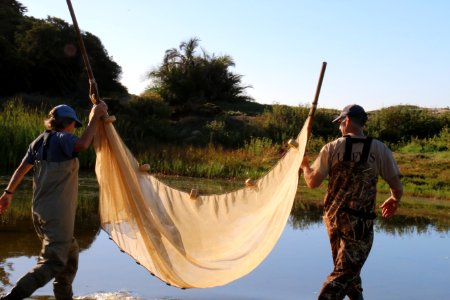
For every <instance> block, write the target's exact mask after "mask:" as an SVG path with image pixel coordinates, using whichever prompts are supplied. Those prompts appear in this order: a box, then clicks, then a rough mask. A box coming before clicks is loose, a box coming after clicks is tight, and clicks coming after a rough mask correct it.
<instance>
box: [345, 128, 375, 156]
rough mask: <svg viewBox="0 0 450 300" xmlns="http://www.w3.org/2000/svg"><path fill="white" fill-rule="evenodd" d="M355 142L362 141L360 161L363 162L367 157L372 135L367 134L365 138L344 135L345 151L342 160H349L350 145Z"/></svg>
mask: <svg viewBox="0 0 450 300" xmlns="http://www.w3.org/2000/svg"><path fill="white" fill-rule="evenodd" d="M355 143H364V146H363V150H362V154H361V159H360V162H362V163H365V162H367V159H368V158H369V152H370V145H371V144H372V137H370V136H368V137H366V138H365V139H358V138H352V137H350V136H349V135H346V136H345V152H344V161H351V158H352V147H353V144H355Z"/></svg>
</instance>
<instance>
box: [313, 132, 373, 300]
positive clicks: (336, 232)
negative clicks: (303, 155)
mask: <svg viewBox="0 0 450 300" xmlns="http://www.w3.org/2000/svg"><path fill="white" fill-rule="evenodd" d="M371 142H372V138H370V137H367V138H366V139H356V138H351V137H346V141H345V153H344V157H343V161H341V162H339V163H337V164H335V165H334V166H333V167H332V169H331V174H330V181H329V184H328V190H327V194H326V196H325V203H324V222H325V225H326V228H327V231H328V235H329V238H330V244H331V251H332V255H333V262H334V270H333V272H331V273H330V275H329V276H328V277H327V279H326V281H325V282H324V285H323V287H322V291H321V293H320V296H319V299H344V297H345V296H346V295H348V297H349V299H351V300H355V299H358V300H361V299H363V296H362V287H361V277H360V272H361V269H362V267H363V265H364V262H365V261H366V259H367V257H368V255H369V252H370V249H371V248H372V242H373V220H374V219H375V217H376V215H375V198H376V185H377V180H378V176H377V174H376V172H375V171H374V169H373V168H372V167H371V166H370V165H369V164H368V163H367V160H368V157H369V152H370V145H371ZM354 143H363V144H364V146H363V150H362V153H361V157H360V159H359V161H357V162H355V161H352V156H353V155H354V154H352V146H353V144H354Z"/></svg>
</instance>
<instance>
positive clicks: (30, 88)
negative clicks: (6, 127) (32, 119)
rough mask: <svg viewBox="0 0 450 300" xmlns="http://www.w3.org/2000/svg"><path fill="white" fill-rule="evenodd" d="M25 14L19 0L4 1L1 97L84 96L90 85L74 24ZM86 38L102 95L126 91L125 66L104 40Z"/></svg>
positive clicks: (85, 35) (88, 35) (0, 33)
mask: <svg viewBox="0 0 450 300" xmlns="http://www.w3.org/2000/svg"><path fill="white" fill-rule="evenodd" d="M25 12H26V8H25V7H24V6H23V5H22V4H20V3H19V2H18V1H16V0H2V1H1V2H0V69H1V72H0V80H1V82H2V89H1V90H0V96H10V95H14V94H17V93H38V94H42V95H47V96H58V97H61V96H63V97H86V96H87V95H88V88H89V84H88V79H87V76H86V74H85V69H84V65H83V60H82V57H81V53H80V51H79V50H78V45H77V41H76V37H75V32H74V28H73V26H72V25H69V24H68V23H67V22H65V21H63V20H61V19H58V18H55V17H48V18H47V19H45V20H42V19H36V18H33V17H28V16H25V15H24V13H25ZM82 36H83V39H84V43H85V46H86V49H87V51H88V54H89V58H90V63H91V66H92V69H93V71H94V74H95V79H96V81H97V83H98V87H99V89H100V95H101V96H118V95H126V94H128V93H127V90H126V88H125V87H124V86H123V85H122V84H121V83H120V82H119V79H120V74H121V67H120V66H119V65H118V64H117V63H115V62H114V61H113V60H112V58H111V57H109V55H108V53H107V51H106V49H105V48H104V47H103V45H102V43H101V41H100V39H99V38H98V37H96V36H95V35H93V34H91V33H89V32H83V33H82Z"/></svg>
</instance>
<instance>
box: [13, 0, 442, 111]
mask: <svg viewBox="0 0 450 300" xmlns="http://www.w3.org/2000/svg"><path fill="white" fill-rule="evenodd" d="M19 2H21V3H22V4H23V5H24V6H26V7H27V8H28V12H27V15H29V16H34V17H36V18H46V17H47V16H48V15H49V16H54V17H58V18H61V19H64V20H66V21H67V22H69V23H72V21H71V19H70V14H69V11H68V8H67V3H66V1H64V0H19ZM72 5H73V7H74V10H75V13H76V15H77V20H78V23H79V26H80V27H81V29H82V30H84V31H89V32H91V33H92V34H95V35H96V36H98V37H99V38H100V39H101V41H102V42H103V45H104V46H105V48H106V49H107V51H108V53H109V55H110V56H111V57H112V58H113V59H114V61H115V62H116V63H118V64H119V65H120V66H121V67H122V71H123V73H122V80H121V82H122V83H123V84H124V85H125V86H126V87H127V88H128V90H129V92H130V93H134V94H139V93H141V92H142V91H143V90H144V89H145V87H146V86H147V85H148V84H149V82H148V80H146V78H145V74H146V72H148V71H149V70H151V69H152V68H155V67H157V66H158V65H159V64H160V63H161V62H162V59H163V56H164V52H165V50H167V49H170V48H174V47H178V46H179V44H180V43H181V42H182V41H186V40H188V39H190V38H192V37H198V38H199V39H200V40H201V42H200V46H201V47H202V48H204V49H205V50H206V51H207V52H208V53H210V54H213V53H214V54H216V55H223V54H227V55H230V56H231V57H233V59H234V61H235V63H236V67H235V68H234V69H233V71H234V72H235V73H238V74H241V75H243V83H244V84H246V85H251V86H252V88H251V89H248V94H250V95H251V96H253V97H254V98H255V100H256V101H257V102H259V103H268V104H272V103H281V104H288V105H299V104H308V103H310V102H311V101H312V100H313V98H314V92H315V89H316V84H317V80H318V77H319V73H320V68H321V65H322V62H323V61H326V62H327V63H328V66H327V71H326V74H325V79H324V82H323V86H322V93H321V95H320V100H319V106H320V107H326V108H338V109H339V108H342V107H344V106H345V105H347V104H349V103H359V104H361V105H363V106H364V107H365V108H366V109H368V110H371V109H378V108H382V107H387V106H390V105H397V104H411V105H418V106H422V107H448V106H450V1H447V0H441V1H438V0H426V1H425V0H376V1H375V0H372V1H369V0H359V1H356V0H354V1H345V0H341V1H338V0H326V1H322V0H310V1H303V0H289V1H288V0H271V1H268V0H222V1H218V0H190V1H187V0H185V1H183V0H170V1H164V0H160V1H155V0H72ZM93 71H94V74H95V70H93Z"/></svg>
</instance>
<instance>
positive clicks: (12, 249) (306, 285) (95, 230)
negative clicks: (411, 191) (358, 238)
mask: <svg viewBox="0 0 450 300" xmlns="http://www.w3.org/2000/svg"><path fill="white" fill-rule="evenodd" d="M3 180H5V179H4V178H3ZM0 181H1V178H0ZM180 181H182V183H181V185H180V184H179V182H180ZM170 183H171V185H174V186H176V187H179V188H182V189H184V190H186V191H189V190H190V189H191V188H192V187H197V188H198V187H200V186H201V187H202V188H203V189H204V191H203V192H204V193H222V192H226V191H229V190H233V189H236V188H239V187H240V186H241V184H242V183H241V182H238V183H236V182H230V181H226V182H225V183H226V185H220V188H218V187H217V183H214V182H213V181H208V184H205V185H203V184H202V185H200V183H199V182H198V181H195V180H192V179H186V178H181V179H180V178H178V179H171V181H170ZM0 184H4V182H0ZM30 190H31V181H29V180H27V181H26V182H25V183H24V185H23V186H22V187H21V190H20V192H19V193H17V195H16V198H15V200H14V207H12V208H11V210H10V211H9V212H8V214H7V215H6V216H1V217H0V245H1V247H0V286H1V287H0V293H2V292H4V291H5V290H9V289H10V287H11V285H12V284H13V283H14V281H15V280H16V279H17V276H19V275H22V274H18V273H22V271H18V268H19V267H21V266H20V264H21V262H20V261H21V260H22V259H23V258H24V257H26V258H28V259H30V258H33V259H34V258H35V257H36V255H37V254H38V253H39V250H40V242H39V240H38V238H37V237H36V234H35V233H34V229H33V225H32V223H31V219H30V199H31V195H30ZM97 195H98V194H97V185H96V180H95V177H92V176H90V177H82V178H81V179H80V199H79V209H78V211H77V219H76V222H77V224H76V233H75V235H76V237H77V239H78V241H79V244H80V248H81V254H82V255H83V253H87V254H86V255H85V257H83V259H82V260H81V261H82V264H83V267H86V266H87V265H89V264H90V263H89V262H90V261H92V264H95V265H96V264H97V263H98V264H99V267H95V272H90V273H89V275H86V273H83V271H81V273H80V279H79V280H80V281H81V280H87V281H89V279H84V278H85V277H88V276H91V278H92V277H94V279H93V280H94V281H96V280H98V281H99V283H98V284H99V285H100V284H104V282H106V281H110V280H111V281H112V282H111V285H112V287H110V288H109V287H108V288H107V289H106V291H111V292H116V291H117V290H116V289H119V288H120V287H118V286H117V285H119V284H120V282H121V281H122V279H117V281H114V280H113V279H111V278H112V277H113V274H112V273H117V265H114V264H117V262H118V261H119V260H120V259H123V260H124V265H123V266H121V267H120V268H119V269H120V270H121V272H119V273H122V272H123V273H126V274H128V275H127V276H131V277H133V276H136V275H134V274H135V273H138V272H141V271H142V278H145V279H142V280H141V281H139V280H132V281H133V284H134V283H135V284H136V286H137V287H136V288H132V291H133V292H136V291H137V292H139V293H140V294H141V295H144V294H145V293H148V287H147V285H153V286H156V287H157V289H158V291H162V292H160V293H162V295H161V297H160V298H159V299H163V298H164V299H169V298H167V296H168V295H179V294H178V293H181V292H178V290H175V291H174V290H173V289H170V290H169V289H167V290H165V289H164V288H165V286H164V285H163V284H160V282H158V281H156V282H155V281H152V282H149V280H151V279H150V278H151V277H150V276H148V273H147V272H146V271H145V270H139V271H136V269H133V268H136V265H135V264H134V263H133V261H132V260H131V259H130V260H128V258H127V257H126V255H122V254H120V251H112V250H111V249H114V250H116V248H115V245H114V244H113V243H111V242H110V241H108V240H107V236H106V235H105V234H104V233H103V232H101V231H100V229H99V222H98V217H99V216H98V203H97ZM442 223H445V222H442ZM437 224H440V223H439V222H437V221H436V220H433V219H430V218H425V217H416V216H413V217H406V216H395V217H394V218H392V219H390V220H384V219H382V218H378V219H377V221H376V230H377V231H378V232H379V233H381V234H380V235H381V236H382V239H381V240H380V242H379V243H376V244H375V248H374V251H373V252H374V253H373V255H372V256H371V258H370V260H371V261H373V264H372V266H371V265H370V262H371V261H369V264H368V266H367V268H370V267H372V268H373V269H374V268H377V267H378V266H380V267H381V266H382V265H383V263H385V262H386V261H387V260H389V259H392V260H394V259H395V261H393V262H390V265H391V264H392V265H393V264H397V265H398V264H399V260H401V258H404V260H405V261H408V263H410V262H411V259H409V258H408V257H407V255H410V253H411V252H412V251H409V250H408V249H410V248H411V245H412V244H414V246H413V248H414V247H415V248H417V247H418V245H419V246H420V245H421V242H420V241H418V240H419V239H417V238H416V237H417V236H421V235H422V236H424V241H423V242H422V243H423V244H424V245H425V244H426V247H431V248H432V249H435V250H437V249H439V247H441V248H442V247H443V246H442V245H443V244H445V242H444V243H442V241H443V240H448V232H449V228H448V226H447V227H446V226H441V225H437ZM289 225H290V226H288V227H289V228H287V230H286V232H285V233H284V234H283V236H282V238H281V239H280V242H279V244H278V245H277V247H276V249H274V253H273V254H271V255H274V256H277V255H278V256H279V257H280V259H281V257H282V258H283V259H284V260H285V259H289V258H286V257H289V255H291V258H290V259H291V260H292V261H290V262H284V261H271V260H270V259H268V260H267V261H266V262H265V263H264V264H263V266H261V267H260V268H259V270H260V271H261V272H260V273H258V272H253V273H252V275H251V276H250V277H248V279H243V280H240V281H239V282H237V283H233V284H232V285H230V286H228V287H225V288H223V289H214V290H213V291H212V290H209V291H207V292H205V291H201V292H200V291H198V295H201V296H199V297H197V294H194V293H195V292H194V291H193V292H191V291H185V292H183V293H184V294H183V295H184V296H182V297H181V296H180V297H178V296H177V298H176V299H219V298H220V297H218V296H217V295H214V297H211V296H210V295H211V293H218V294H221V295H222V298H221V299H244V298H243V297H234V298H233V297H231V296H230V297H225V296H223V295H226V293H231V292H230V290H232V292H236V293H237V292H240V293H241V294H240V295H241V296H242V294H244V292H243V290H240V291H238V290H237V289H235V288H233V287H236V286H238V287H241V288H242V286H244V285H247V286H251V283H252V280H253V281H258V280H261V281H264V282H271V283H272V284H273V285H274V286H278V287H283V285H284V284H286V285H288V286H291V285H292V286H295V287H296V288H292V287H290V288H283V290H280V291H278V292H277V293H282V292H283V291H284V290H285V292H286V296H285V297H283V299H296V298H299V299H314V298H316V296H315V295H314V291H315V290H317V289H320V285H321V282H322V280H323V278H324V276H326V274H327V272H329V267H330V266H328V265H326V264H325V265H324V266H323V267H320V268H323V271H321V272H319V270H321V269H320V268H318V267H317V265H318V262H319V261H322V260H323V261H326V262H329V256H330V254H329V249H328V241H327V237H326V233H325V230H324V228H322V208H321V207H319V206H317V205H314V204H308V203H305V202H303V201H301V200H300V199H297V201H295V203H294V206H293V209H292V212H291V216H290V219H289ZM435 232H438V233H445V234H443V235H442V237H440V236H438V237H437V238H436V239H435V238H434V236H436V234H434V233H435ZM429 233H431V234H429ZM386 236H387V238H386ZM396 236H406V237H407V238H408V239H406V240H405V239H396ZM429 236H431V238H432V241H430V237H429ZM319 239H320V243H319ZM384 240H386V241H384ZM436 240H437V243H439V244H436V245H438V246H432V243H436ZM384 243H386V244H388V246H386V247H384ZM395 243H400V244H398V245H399V246H397V248H398V249H396V250H397V251H399V252H400V253H399V254H398V255H395V256H393V257H392V258H391V255H392V252H393V250H394V248H392V246H393V244H395ZM401 243H406V246H405V245H402V244H401ZM409 243H410V244H409ZM295 244H298V246H294V245H295ZM439 245H441V246H439ZM402 247H403V248H402ZM433 247H434V248H433ZM91 248H93V249H91ZM385 248H386V251H388V252H389V254H385V253H384V252H383V253H381V251H384V249H385ZM88 249H90V251H87V250H88ZM280 249H282V250H280ZM299 249H301V250H302V251H301V252H302V253H300V252H299ZM427 251H430V250H427ZM94 253H101V254H98V255H101V256H95V255H94ZM299 255H304V257H301V256H299ZM377 255H379V257H377ZM411 255H412V254H411ZM91 256H92V257H91ZM322 257H323V258H322ZM430 257H431V256H430ZM433 257H434V258H436V257H437V258H438V259H439V261H437V262H434V261H433V262H426V263H425V262H424V263H423V264H422V265H423V266H424V268H425V267H426V266H427V265H429V266H433V268H435V269H436V267H435V266H441V269H442V270H441V271H440V272H439V271H438V270H437V271H434V272H435V273H436V277H438V276H441V275H442V276H444V275H443V274H448V270H449V269H448V268H449V267H448V264H449V263H448V262H449V260H448V256H446V257H443V255H442V254H441V253H440V252H439V253H438V254H435V255H434V256H433ZM310 258H314V259H310ZM101 259H104V261H101ZM294 260H295V261H294ZM379 261H381V263H380V262H379ZM113 262H114V263H113ZM283 263H284V264H285V267H283ZM433 263H434V264H435V265H433ZM310 264H311V265H310ZM422 265H421V266H416V265H414V268H415V269H414V270H410V271H408V274H409V273H411V274H413V273H414V272H416V271H417V270H420V268H421V267H422ZM290 266H292V270H289V268H290ZM22 268H28V266H27V265H26V266H25V267H24V266H22ZM91 268H94V267H91ZM405 268H406V267H405ZM409 268H411V267H409ZM19 269H20V268H19ZM299 270H308V272H306V273H308V274H305V277H306V278H305V279H300V278H299V277H301V276H303V275H302V273H303V272H300V271H299ZM25 271H26V270H25ZM102 272H103V273H102ZM277 272H279V274H277ZM91 273H95V274H96V275H92V274H91ZM262 273H263V275H261V274H262ZM83 274H84V275H83ZM99 274H100V275H99ZM101 274H103V276H102V275H101ZM132 274H133V275H132ZM258 274H259V275H258ZM372 274H373V275H372ZM378 274H381V275H382V276H386V274H385V270H380V271H379V272H377V273H375V272H373V273H371V274H370V275H369V276H368V277H369V278H368V279H370V276H372V278H373V280H371V282H374V283H378V282H381V280H380V279H379V278H378V277H377V276H380V278H381V277H382V276H381V275H378ZM439 274H441V275H439ZM118 275H119V277H120V274H118ZM266 275H267V276H268V277H269V278H270V280H269V279H268V278H267V277H261V278H259V277H258V276H266ZM83 276H84V277H83ZM252 276H253V277H252ZM283 276H284V277H285V278H296V279H295V280H292V279H291V280H283ZM311 277H314V278H312V279H310V278H311ZM255 278H256V279H255ZM276 278H279V281H277V280H278V279H276ZM396 278H401V276H399V275H396ZM91 280H92V279H91ZM246 280H247V281H246ZM297 280H298V281H297ZM302 280H303V281H302ZM307 280H310V281H307ZM433 280H434V281H436V280H439V278H437V279H433ZM441 280H442V278H441ZM368 281H369V280H368ZM258 282H259V281H258ZM311 282H313V283H311ZM311 284H315V286H316V287H315V290H314V287H311ZM130 285H131V284H130ZM300 285H301V288H300V287H299V286H300ZM83 286H86V284H85V283H84V282H83ZM93 286H94V287H93V288H92V289H93V290H94V291H99V290H98V289H95V288H97V284H96V283H94V284H93ZM161 286H163V287H161ZM258 286H260V288H261V289H263V286H269V283H266V284H263V285H259V284H258ZM227 288H228V290H227ZM271 288H272V289H273V288H274V287H271ZM384 288H385V287H378V286H377V285H375V286H373V287H372V290H373V294H372V295H374V294H375V293H376V292H377V291H380V292H382V291H383V290H384ZM233 289H234V290H233ZM311 289H313V292H311ZM300 290H301V291H305V293H308V294H307V296H305V297H295V298H294V297H292V294H290V293H299V291H300ZM81 292H86V293H88V292H92V291H90V290H89V289H87V288H84V289H82V290H81ZM403 292H404V291H403ZM447 292H448V289H445V288H443V289H442V293H443V294H447V295H450V292H449V293H447ZM50 293H51V292H49V293H48V294H50ZM189 293H192V294H189ZM200 293H205V294H200ZM206 293H210V294H206ZM254 293H255V291H254V289H253V290H252V291H251V292H248V295H252V296H247V297H246V298H245V299H281V298H279V297H277V296H272V295H267V296H265V297H258V298H255V297H254ZM187 295H188V296H187ZM189 295H191V296H189ZM205 295H206V296H205ZM279 296H280V297H281V294H280V295H279ZM94 298H95V297H94ZM372 298H373V297H372ZM151 299H155V298H151ZM173 299H175V298H173ZM373 299H389V297H388V298H383V297H381V298H380V297H375V298H373ZM390 299H394V298H392V297H391V298H390ZM395 299H402V298H401V297H400V298H395ZM403 299H417V298H411V297H410V298H405V297H403ZM437 299H439V298H437ZM440 299H444V298H440Z"/></svg>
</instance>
